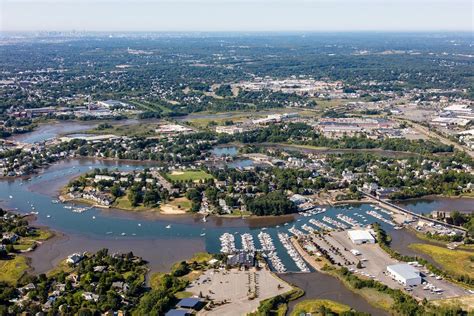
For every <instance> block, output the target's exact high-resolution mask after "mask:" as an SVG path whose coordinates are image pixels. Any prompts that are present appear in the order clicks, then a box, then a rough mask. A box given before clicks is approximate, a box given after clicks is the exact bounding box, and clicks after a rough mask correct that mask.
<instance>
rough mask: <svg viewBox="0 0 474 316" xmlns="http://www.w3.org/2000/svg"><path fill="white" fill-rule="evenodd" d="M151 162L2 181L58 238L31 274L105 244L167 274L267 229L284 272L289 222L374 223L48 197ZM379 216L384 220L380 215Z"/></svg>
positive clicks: (72, 166)
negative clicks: (86, 179) (112, 205)
mask: <svg viewBox="0 0 474 316" xmlns="http://www.w3.org/2000/svg"><path fill="white" fill-rule="evenodd" d="M231 151H232V150H231ZM231 154H232V153H231ZM150 165H153V164H152V163H143V162H137V163H131V162H118V161H107V160H94V159H70V160H64V161H61V162H59V163H56V164H54V165H52V166H50V167H49V168H46V169H44V170H42V171H41V172H40V173H39V174H38V175H35V176H32V177H31V178H29V179H9V180H1V181H0V204H1V205H2V206H4V207H8V208H11V209H16V210H17V211H18V212H21V213H29V212H31V211H37V212H38V214H37V221H36V224H38V225H44V226H47V227H50V228H51V229H53V230H55V231H57V232H58V234H57V236H56V237H55V238H53V239H52V240H49V241H47V242H45V243H44V244H43V245H41V246H40V247H38V249H36V250H35V251H34V252H32V253H30V254H28V256H29V257H30V258H31V259H32V266H33V268H34V270H35V272H36V273H41V272H46V271H48V270H49V269H51V268H52V267H53V266H55V265H56V264H57V263H58V262H59V261H60V260H62V259H63V258H65V257H66V256H67V255H69V254H71V253H73V252H77V251H96V250H98V249H100V248H109V249H110V251H111V252H127V251H133V252H134V253H135V254H136V255H139V256H142V257H143V258H144V259H145V260H147V261H148V262H149V265H150V268H151V270H152V271H166V270H168V269H169V267H170V266H171V264H172V263H173V262H176V261H178V260H183V259H186V258H189V257H190V256H191V255H192V254H193V253H195V252H198V251H209V252H219V250H220V242H219V237H220V236H221V235H222V234H223V233H224V232H228V233H231V234H235V237H236V246H237V247H238V248H239V247H241V240H240V236H239V235H240V234H243V233H250V234H252V236H253V237H254V241H255V245H256V247H257V248H260V242H259V241H258V238H257V235H258V233H259V232H260V231H262V230H264V229H265V231H266V232H267V233H269V234H270V236H271V237H272V238H273V242H274V244H275V246H276V249H277V253H278V255H279V256H280V258H281V259H282V262H283V263H284V264H285V266H286V267H287V269H288V271H298V268H297V267H296V264H295V263H294V262H293V260H292V259H291V257H290V256H289V255H288V254H287V253H286V251H285V249H284V248H283V246H282V244H281V243H280V241H279V239H278V236H277V234H278V232H288V228H290V227H292V226H293V225H294V226H295V227H296V228H298V229H300V230H302V228H301V226H302V225H303V224H308V225H310V226H311V224H309V223H308V221H309V219H311V218H315V219H318V220H321V219H322V217H323V216H329V217H331V218H333V219H334V218H336V215H337V214H339V213H342V214H345V215H348V216H351V217H353V218H356V219H357V220H358V221H360V223H361V224H368V223H370V222H373V221H376V219H375V218H373V217H370V216H369V215H367V214H366V213H365V212H366V211H368V210H370V209H372V207H371V206H370V205H367V204H361V205H353V206H350V205H345V206H338V207H327V210H326V212H325V213H324V214H318V215H312V216H310V217H303V216H299V215H294V216H285V217H266V218H246V219H240V218H223V217H210V218H209V220H208V221H207V222H203V221H202V217H201V216H200V215H184V216H179V215H176V216H164V215H159V214H149V213H138V212H127V211H121V210H116V209H99V208H91V209H90V210H88V211H86V212H84V213H74V212H72V211H71V210H70V209H68V208H66V207H67V206H69V205H68V204H61V203H58V204H55V203H53V202H52V200H53V199H55V198H57V195H58V193H59V190H60V189H61V188H62V187H63V186H64V185H65V184H67V183H68V181H70V179H72V178H73V177H76V176H78V175H80V174H83V173H84V172H87V171H89V170H91V169H93V168H117V169H120V170H133V169H142V168H144V167H149V166H150ZM455 201H456V200H455ZM412 202H414V201H412ZM438 203H441V202H438ZM436 205H438V204H435V206H436ZM430 206H431V207H433V204H428V205H424V206H423V208H424V209H425V208H426V209H429V208H430ZM382 215H383V216H384V217H388V216H387V215H386V214H384V213H382ZM381 225H382V227H383V228H384V229H386V230H387V231H388V232H389V233H390V234H394V242H396V241H397V240H400V241H402V243H403V244H405V242H404V241H403V238H405V237H404V236H406V234H408V233H407V232H405V231H404V230H401V231H395V230H393V229H392V228H391V226H389V225H388V224H385V223H381ZM312 227H313V228H315V227H314V226H312ZM409 242H411V241H409ZM282 277H283V278H284V279H285V280H287V281H288V282H291V283H293V284H295V285H298V286H301V287H302V288H303V289H304V290H305V291H306V292H307V297H321V298H328V299H334V300H336V301H340V302H342V303H346V304H348V305H350V306H352V307H354V308H356V309H358V310H361V311H367V312H370V313H372V314H375V315H379V314H383V312H382V311H379V310H376V309H373V308H372V307H371V306H370V305H369V304H367V302H366V301H365V300H364V299H363V298H362V297H360V296H358V295H355V294H353V293H352V292H350V291H348V290H347V289H346V288H345V287H344V286H343V285H342V283H340V282H339V281H338V280H336V279H335V278H332V277H329V276H326V275H323V274H320V273H317V272H312V273H309V274H301V273H289V274H285V275H283V276H282ZM292 304H294V303H292ZM292 306H293V305H292Z"/></svg>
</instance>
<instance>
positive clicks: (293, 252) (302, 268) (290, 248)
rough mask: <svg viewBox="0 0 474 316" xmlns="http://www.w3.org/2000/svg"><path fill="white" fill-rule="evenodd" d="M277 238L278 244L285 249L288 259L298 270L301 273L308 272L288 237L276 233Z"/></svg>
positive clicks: (284, 234)
mask: <svg viewBox="0 0 474 316" xmlns="http://www.w3.org/2000/svg"><path fill="white" fill-rule="evenodd" d="M278 238H279V239H280V242H281V243H282V244H283V247H285V249H286V251H287V252H288V254H289V255H290V257H291V258H292V259H293V261H294V262H295V263H296V266H297V267H298V269H299V270H300V271H301V272H310V270H309V268H308V266H307V264H306V262H305V261H304V259H303V258H302V257H301V256H300V255H299V253H298V251H296V249H295V247H293V245H292V244H291V241H290V237H289V236H288V234H287V233H278Z"/></svg>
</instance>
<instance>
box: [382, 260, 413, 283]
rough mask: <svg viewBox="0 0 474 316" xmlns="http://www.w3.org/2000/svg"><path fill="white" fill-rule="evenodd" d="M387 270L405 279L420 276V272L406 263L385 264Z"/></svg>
mask: <svg viewBox="0 0 474 316" xmlns="http://www.w3.org/2000/svg"><path fill="white" fill-rule="evenodd" d="M387 270H389V271H390V272H392V273H396V274H398V275H399V276H400V277H402V278H403V279H405V280H410V279H416V278H419V277H420V272H419V271H418V270H417V269H416V268H414V267H412V266H411V265H409V264H407V263H399V264H394V265H391V266H387Z"/></svg>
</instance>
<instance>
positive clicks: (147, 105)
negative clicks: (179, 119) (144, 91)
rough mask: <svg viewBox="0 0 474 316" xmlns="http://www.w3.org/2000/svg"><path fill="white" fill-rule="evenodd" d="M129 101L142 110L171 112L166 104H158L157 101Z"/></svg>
mask: <svg viewBox="0 0 474 316" xmlns="http://www.w3.org/2000/svg"><path fill="white" fill-rule="evenodd" d="M129 102H130V103H132V104H134V105H136V106H138V107H139V108H141V109H142V110H145V111H150V112H163V113H169V112H171V110H170V109H168V108H167V107H166V106H164V105H161V104H158V103H153V102H148V101H140V102H138V101H129Z"/></svg>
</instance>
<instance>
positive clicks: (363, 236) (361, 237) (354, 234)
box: [347, 229, 375, 245]
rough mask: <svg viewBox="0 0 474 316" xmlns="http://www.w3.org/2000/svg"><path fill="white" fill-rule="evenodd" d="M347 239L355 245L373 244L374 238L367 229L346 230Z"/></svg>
mask: <svg viewBox="0 0 474 316" xmlns="http://www.w3.org/2000/svg"><path fill="white" fill-rule="evenodd" d="M347 235H348V236H349V239H350V240H351V241H352V242H353V243H354V244H356V245H361V244H374V243H375V238H374V236H372V234H371V233H370V232H369V231H367V230H359V229H358V230H349V231H347Z"/></svg>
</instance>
